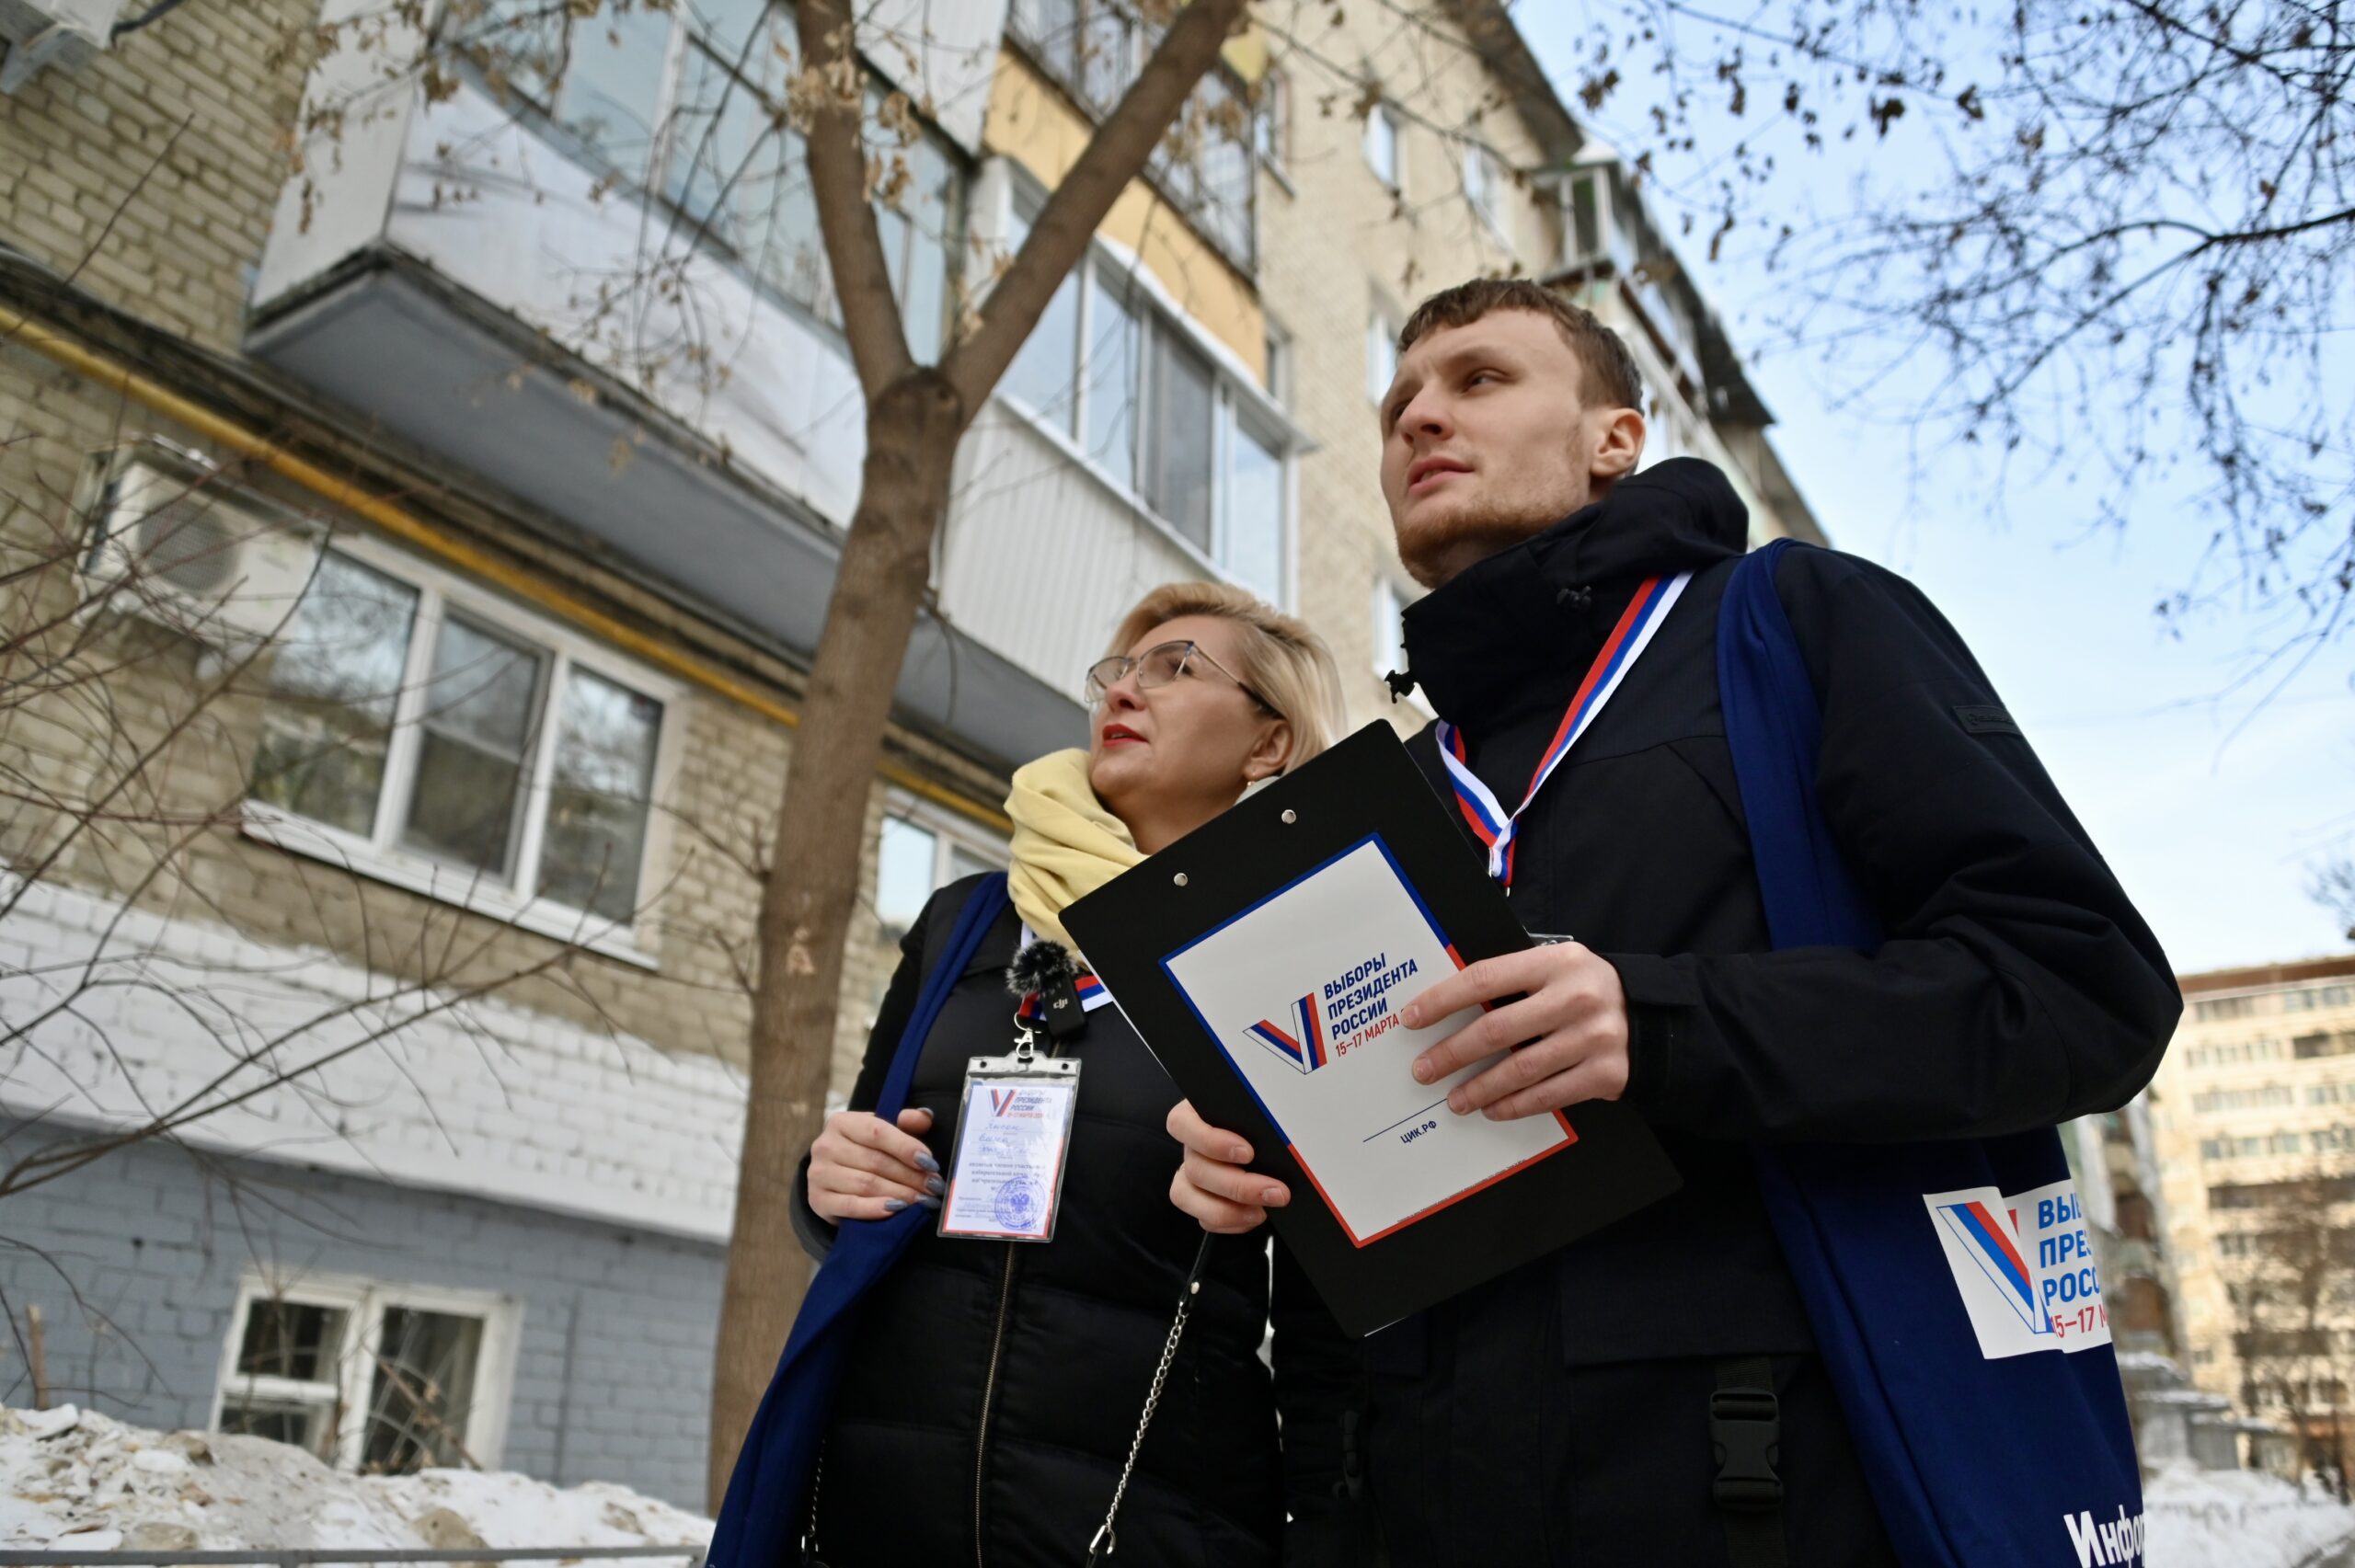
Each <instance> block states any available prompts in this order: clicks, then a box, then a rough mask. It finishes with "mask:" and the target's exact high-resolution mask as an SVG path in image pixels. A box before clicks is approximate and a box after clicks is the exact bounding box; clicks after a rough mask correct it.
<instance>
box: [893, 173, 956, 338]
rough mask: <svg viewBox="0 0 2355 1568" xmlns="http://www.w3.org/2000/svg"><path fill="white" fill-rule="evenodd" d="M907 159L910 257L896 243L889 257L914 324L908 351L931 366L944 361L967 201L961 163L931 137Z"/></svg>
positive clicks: (904, 199) (903, 201) (895, 282)
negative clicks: (950, 292)
mask: <svg viewBox="0 0 2355 1568" xmlns="http://www.w3.org/2000/svg"><path fill="white" fill-rule="evenodd" d="M904 156H905V157H906V158H907V160H908V167H909V171H910V172H911V173H912V174H913V176H914V183H913V184H912V185H911V186H910V187H909V188H908V190H907V193H906V194H905V195H904V196H903V197H902V199H901V202H900V205H901V209H902V212H903V213H904V220H903V221H904V222H905V223H906V224H907V229H908V235H907V242H906V246H907V252H908V254H907V258H906V260H905V262H904V263H901V262H900V258H899V252H898V249H897V248H896V242H895V248H894V249H893V250H891V251H890V252H889V253H888V254H889V256H890V258H891V260H892V261H893V262H894V263H895V264H897V265H896V266H895V269H894V271H893V272H892V275H891V281H892V287H893V288H894V289H895V290H896V291H897V292H898V293H899V296H900V311H901V315H902V317H903V318H904V319H905V320H906V322H907V324H908V351H909V352H910V353H912V354H913V355H914V356H915V357H916V359H917V360H919V361H922V362H923V363H925V364H927V365H928V364H932V363H934V362H935V361H937V360H938V359H939V358H940V350H941V347H942V339H943V338H945V337H946V336H947V334H948V279H949V274H950V272H951V270H952V268H951V258H952V257H954V256H955V255H956V253H957V252H958V251H959V249H960V248H961V246H962V245H963V232H964V212H963V208H964V203H963V201H962V200H961V199H960V196H959V172H958V167H957V165H956V164H955V163H954V162H953V161H951V160H950V159H949V157H948V155H946V154H945V153H943V152H942V151H941V150H940V148H939V146H938V145H937V144H936V143H934V142H933V141H932V140H931V139H930V138H929V137H925V138H924V139H921V140H919V141H918V142H917V143H916V144H915V145H914V146H913V147H910V148H908V149H907V150H906V153H905V154H904Z"/></svg>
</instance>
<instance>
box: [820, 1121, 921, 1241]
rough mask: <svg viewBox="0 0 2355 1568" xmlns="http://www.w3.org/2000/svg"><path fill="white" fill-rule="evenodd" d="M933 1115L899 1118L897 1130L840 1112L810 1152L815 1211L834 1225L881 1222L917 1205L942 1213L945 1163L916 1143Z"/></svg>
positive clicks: (885, 1124) (885, 1123) (881, 1122)
mask: <svg viewBox="0 0 2355 1568" xmlns="http://www.w3.org/2000/svg"><path fill="white" fill-rule="evenodd" d="M931 1128H932V1113H931V1112H930V1111H916V1110H907V1111H902V1112H901V1113H900V1125H899V1126H898V1127H893V1126H892V1125H891V1124H890V1122H887V1121H885V1120H884V1119H883V1118H882V1117H880V1116H872V1115H870V1114H868V1113H867V1112H866V1111H836V1112H835V1113H834V1114H833V1116H828V1117H827V1118H826V1128H825V1130H824V1131H823V1132H821V1133H820V1134H819V1135H818V1140H817V1141H816V1142H815V1143H812V1144H811V1145H810V1207H811V1208H812V1209H814V1210H815V1211H816V1212H817V1215H818V1218H819V1219H822V1220H824V1221H826V1222H827V1223H828V1224H829V1225H839V1224H841V1223H842V1222H843V1221H844V1220H845V1219H884V1218H885V1217H887V1216H889V1215H893V1214H897V1213H899V1212H900V1210H902V1209H903V1208H905V1207H908V1206H909V1205H910V1204H912V1203H921V1204H923V1205H925V1207H928V1208H938V1207H940V1194H941V1191H942V1184H941V1180H940V1162H938V1161H937V1160H935V1159H934V1158H933V1157H932V1151H931V1150H928V1149H926V1148H925V1146H924V1145H923V1144H922V1143H921V1142H919V1141H917V1140H918V1139H920V1138H921V1137H922V1136H923V1135H924V1134H925V1133H926V1132H928V1131H930V1130H931Z"/></svg>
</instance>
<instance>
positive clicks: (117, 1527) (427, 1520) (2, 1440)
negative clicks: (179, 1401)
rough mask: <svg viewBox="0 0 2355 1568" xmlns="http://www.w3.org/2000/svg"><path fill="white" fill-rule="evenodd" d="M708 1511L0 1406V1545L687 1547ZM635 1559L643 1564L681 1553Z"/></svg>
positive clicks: (489, 1474) (705, 1534) (601, 1486)
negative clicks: (388, 1467) (350, 1467)
mask: <svg viewBox="0 0 2355 1568" xmlns="http://www.w3.org/2000/svg"><path fill="white" fill-rule="evenodd" d="M709 1539H711V1521H710V1520H708V1519H704V1518H698V1517H696V1516H695V1515H693V1514H689V1513H686V1512H684V1511H683V1510H681V1509H677V1508H673V1507H672V1506H671V1505H669V1504H667V1503H659V1502H656V1501H655V1500H654V1499H653V1498H651V1497H645V1496H641V1495H639V1494H638V1493H635V1492H632V1491H631V1490H630V1489H629V1488H627V1487H626V1486H612V1485H607V1484H605V1483H603V1482H591V1483H589V1484H588V1485H585V1486H575V1487H571V1488H569V1489H565V1490H558V1489H557V1488H556V1487H553V1486H550V1485H548V1484H547V1483H546V1482H538V1481H534V1480H532V1479H531V1478H530V1477H528V1476H523V1475H517V1474H515V1473H513V1472H512V1471H456V1470H431V1471H424V1472H422V1473H420V1474H417V1475H393V1476H363V1475H348V1474H346V1473H344V1472H342V1471H336V1470H331V1469H329V1468H328V1467H327V1466H326V1465H324V1464H321V1463H320V1462H319V1461H318V1460H317V1459H314V1458H312V1457H311V1455H310V1454H308V1453H306V1452H304V1450H303V1449H301V1448H293V1447H291V1446H289V1445H287V1444H284V1443H273V1442H270V1441H269V1440H268V1439H266V1438H261V1437H224V1436H214V1435H212V1434H208V1433H201V1432H174V1433H170V1434H166V1433H161V1432H154V1431H149V1430H148V1429H146V1428H145V1427H140V1426H129V1425H123V1424H122V1423H121V1422H119V1421H112V1420H109V1418H107V1417H106V1416H103V1415H99V1414H98V1413H94V1412H86V1411H78V1410H76V1409H75V1408H74V1407H73V1406H71V1405H66V1406H62V1407H60V1408H59V1409H56V1410H47V1411H32V1410H0V1546H15V1547H34V1548H50V1549H58V1550H80V1551H111V1550H116V1549H123V1550H144V1551H219V1550H226V1549H231V1548H236V1547H313V1546H316V1547H370V1546H381V1547H409V1548H415V1547H441V1548H458V1547H468V1546H492V1547H499V1546H510V1547H523V1546H648V1545H672V1544H676V1545H681V1546H687V1547H699V1546H701V1545H702V1544H703V1543H705V1542H706V1541H707V1540H709ZM688 1556H689V1553H688V1552H686V1551H682V1552H681V1553H680V1555H679V1556H678V1558H677V1559H675V1560H674V1559H672V1558H667V1557H652V1558H639V1559H634V1560H632V1561H633V1562H638V1563H644V1564H647V1565H648V1568H679V1565H680V1564H684V1562H686V1561H687V1559H688Z"/></svg>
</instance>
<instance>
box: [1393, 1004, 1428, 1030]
mask: <svg viewBox="0 0 2355 1568" xmlns="http://www.w3.org/2000/svg"><path fill="white" fill-rule="evenodd" d="M1398 1022H1399V1023H1401V1024H1405V1025H1407V1028H1409V1029H1419V1028H1421V1027H1422V1026H1423V1010H1422V1009H1421V1008H1419V1007H1416V1006H1413V1005H1412V1004H1409V1005H1408V1006H1407V1008H1406V1009H1405V1010H1404V1011H1403V1012H1401V1013H1399V1014H1398Z"/></svg>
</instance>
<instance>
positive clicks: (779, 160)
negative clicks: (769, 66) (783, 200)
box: [662, 45, 802, 264]
mask: <svg viewBox="0 0 2355 1568" xmlns="http://www.w3.org/2000/svg"><path fill="white" fill-rule="evenodd" d="M767 58H768V59H769V60H771V61H774V60H775V56H774V55H768V56H767ZM788 140H789V138H788V137H787V134H786V133H785V132H781V131H779V130H777V129H776V128H775V127H774V126H772V125H771V124H770V123H769V120H768V116H767V115H765V114H764V113H763V112H762V110H761V100H760V95H759V94H758V93H757V92H755V91H754V90H753V89H752V86H750V85H748V84H747V83H746V82H744V81H742V80H740V79H738V78H737V77H736V76H735V75H734V74H731V73H730V72H729V69H728V68H727V67H726V66H725V65H723V64H722V63H720V61H719V59H718V58H717V57H715V56H714V55H712V54H710V53H709V52H706V51H705V50H704V49H703V48H702V47H701V46H700V45H696V46H692V47H690V48H689V49H688V50H687V63H686V69H685V70H684V72H683V73H682V74H681V78H680V84H679V99H678V103H677V106H676V108H675V109H673V111H672V143H671V151H670V153H669V155H668V156H667V157H666V158H665V159H664V164H665V168H666V172H665V174H664V176H663V182H662V184H663V193H664V194H665V195H667V196H669V197H670V198H671V200H673V201H676V202H677V203H678V204H679V205H680V206H681V207H682V208H684V209H685V211H686V212H687V214H688V215H689V216H690V217H693V218H696V219H699V220H702V221H705V222H707V223H709V225H710V233H711V235H712V236H713V237H714V238H716V239H718V241H719V242H720V243H721V244H722V245H725V246H728V247H729V248H730V249H732V250H734V251H736V252H737V253H738V254H739V255H740V256H741V257H743V258H745V259H746V260H747V261H749V262H753V263H755V264H757V263H758V261H759V260H760V258H761V254H762V249H763V246H764V242H765V241H766V240H767V238H768V235H769V231H770V229H771V226H772V224H773V223H774V222H775V212H776V206H777V201H778V198H779V196H780V194H781V193H782V191H783V189H784V188H785V186H786V184H787V181H789V180H798V179H799V178H801V177H802V173H801V169H800V166H799V165H798V163H797V164H794V165H791V166H788V165H787V162H786V154H787V142H788ZM796 150H798V149H796Z"/></svg>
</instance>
